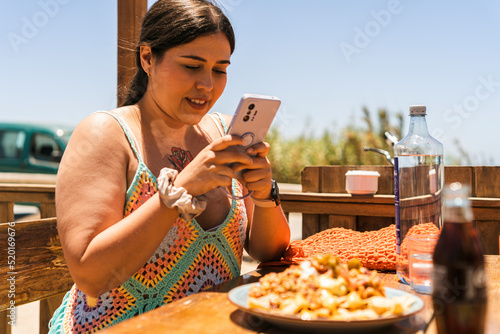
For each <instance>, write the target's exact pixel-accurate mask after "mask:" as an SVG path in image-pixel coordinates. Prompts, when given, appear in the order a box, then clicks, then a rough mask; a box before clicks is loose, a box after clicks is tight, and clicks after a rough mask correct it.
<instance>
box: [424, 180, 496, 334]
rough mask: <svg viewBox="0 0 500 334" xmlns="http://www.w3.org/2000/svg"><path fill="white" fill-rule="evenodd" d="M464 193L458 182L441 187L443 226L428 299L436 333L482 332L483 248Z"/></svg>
mask: <svg viewBox="0 0 500 334" xmlns="http://www.w3.org/2000/svg"><path fill="white" fill-rule="evenodd" d="M468 196H469V187H467V186H464V185H461V184H460V183H452V184H451V185H450V186H449V187H446V188H445V192H444V198H443V200H444V207H443V218H444V221H443V228H442V230H441V235H440V237H439V240H438V243H437V244H436V248H435V250H434V256H433V265H434V268H433V274H432V276H433V293H432V301H433V306H434V314H435V316H436V325H437V328H438V333H440V334H443V333H452V334H460V333H474V334H481V333H483V332H484V324H485V317H486V307H487V291H486V274H485V271H484V256H483V253H484V251H483V245H482V243H481V240H480V238H479V235H478V232H477V230H476V229H475V227H474V224H473V221H472V210H471V207H470V202H469V199H468Z"/></svg>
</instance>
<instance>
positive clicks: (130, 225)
mask: <svg viewBox="0 0 500 334" xmlns="http://www.w3.org/2000/svg"><path fill="white" fill-rule="evenodd" d="M131 159H135V157H134V156H133V153H132V150H131V149H130V146H129V144H128V142H127V140H126V139H125V136H124V133H123V130H122V129H121V127H120V126H119V125H118V123H117V122H116V121H115V120H114V119H112V118H111V117H109V115H105V114H93V115H91V116H90V117H88V118H87V119H85V120H84V121H83V122H82V123H81V124H80V125H79V126H78V127H77V128H76V129H75V131H74V133H73V134H72V136H71V139H70V143H69V145H68V147H67V149H66V151H65V153H64V157H63V159H62V161H61V165H60V168H59V172H58V176H57V186H56V205H57V218H58V219H57V220H58V229H59V234H60V236H61V242H62V245H63V248H64V254H65V258H66V260H67V263H68V268H69V269H70V272H71V275H72V277H73V280H74V281H75V283H76V284H77V285H78V287H79V288H80V289H81V290H82V291H84V292H85V293H87V294H88V295H90V296H98V295H100V294H102V293H103V292H105V291H109V290H110V289H112V288H114V287H116V286H118V285H120V284H121V283H123V282H124V281H126V280H127V279H128V278H129V277H130V276H131V275H132V274H133V273H135V272H136V271H137V270H138V269H139V268H140V267H141V266H142V265H143V264H144V263H145V262H146V261H147V260H148V259H149V257H150V256H151V255H152V254H153V253H154V251H155V250H156V248H157V247H158V245H159V244H160V243H161V241H162V240H163V238H164V236H165V235H166V233H167V232H168V230H169V229H170V227H171V226H172V224H173V223H174V222H175V219H176V217H177V215H178V213H177V211H175V210H171V209H168V208H167V207H165V206H164V205H162V204H161V201H160V198H159V196H158V194H156V195H155V196H153V198H151V199H150V200H149V201H147V202H146V203H144V205H142V206H141V207H140V208H139V209H138V210H136V211H135V212H134V213H132V214H130V215H129V216H128V217H126V218H123V211H124V205H125V193H126V190H127V186H128V185H127V168H128V164H129V161H131Z"/></svg>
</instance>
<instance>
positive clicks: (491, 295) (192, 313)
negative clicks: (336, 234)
mask: <svg viewBox="0 0 500 334" xmlns="http://www.w3.org/2000/svg"><path fill="white" fill-rule="evenodd" d="M485 258H486V274H487V277H488V312H487V326H486V333H488V334H489V333H491V334H493V333H499V328H500V317H499V316H498V314H499V310H500V258H499V256H497V255H487V256H486V257H485ZM284 269H285V268H284V267H268V268H262V269H258V270H255V271H252V272H250V273H248V274H244V275H242V276H240V277H237V278H235V279H233V280H231V281H228V282H226V283H224V284H221V285H219V286H217V287H215V288H212V289H210V290H208V291H206V292H200V293H198V294H194V295H191V296H189V297H186V298H183V299H180V300H178V301H175V302H173V303H170V304H167V305H165V306H162V307H159V308H157V309H155V310H153V311H149V312H147V313H144V314H142V315H139V316H137V317H134V318H132V319H129V320H126V321H124V322H122V323H119V324H117V325H115V326H113V327H111V328H109V329H108V330H106V331H105V333H106V334H116V333H232V334H240V333H242V334H243V333H245V334H249V333H269V334H282V333H292V332H291V331H290V330H287V329H281V328H279V327H275V326H273V325H270V324H268V323H266V322H265V321H263V320H262V319H261V318H259V317H256V316H253V315H250V314H248V313H246V312H244V311H241V310H239V309H238V308H237V307H236V306H233V304H231V302H230V301H229V300H228V297H227V292H228V291H229V290H231V289H232V288H235V287H237V286H240V285H243V284H247V283H253V282H257V281H258V280H259V278H260V277H262V276H263V275H265V274H267V273H269V272H272V271H282V270H284ZM380 275H381V277H382V279H383V281H384V283H385V286H387V287H391V288H396V289H401V290H404V291H407V292H410V291H411V290H410V287H409V286H408V285H405V284H402V283H400V281H399V279H398V278H397V276H396V274H395V273H381V274H380ZM417 295H418V296H419V297H420V298H422V300H423V301H424V303H425V306H424V308H423V309H422V311H420V312H418V313H417V314H415V315H414V316H412V317H410V318H408V319H406V320H403V321H400V322H398V323H396V324H394V325H391V326H389V327H384V328H382V329H380V330H378V331H370V333H387V334H391V333H398V334H399V333H424V332H425V333H430V334H433V333H437V330H436V327H435V322H434V321H433V317H432V313H433V309H432V300H431V297H430V296H429V295H424V294H417Z"/></svg>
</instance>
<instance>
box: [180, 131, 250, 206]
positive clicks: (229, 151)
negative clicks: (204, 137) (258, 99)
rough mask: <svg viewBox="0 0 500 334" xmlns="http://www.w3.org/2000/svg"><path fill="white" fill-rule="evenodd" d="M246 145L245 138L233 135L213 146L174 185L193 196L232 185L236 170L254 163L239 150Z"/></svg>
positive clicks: (198, 157) (219, 140)
mask: <svg viewBox="0 0 500 334" xmlns="http://www.w3.org/2000/svg"><path fill="white" fill-rule="evenodd" d="M242 144H243V140H242V139H241V137H239V136H231V135H226V136H223V137H221V138H219V139H217V140H215V141H214V142H212V143H210V144H209V145H208V146H207V147H205V148H204V149H203V150H201V151H200V153H198V155H196V157H195V158H194V159H193V160H192V161H191V162H190V163H189V165H187V166H186V167H185V168H184V169H183V170H182V171H181V172H180V173H179V175H177V178H176V180H175V182H174V185H175V186H176V187H183V188H185V189H186V190H187V192H188V193H189V194H190V195H192V196H199V195H202V194H204V193H206V192H208V191H210V190H212V189H214V188H216V187H219V186H229V185H231V182H232V178H233V177H234V176H235V166H240V165H251V164H252V162H253V160H252V158H251V157H250V156H249V155H248V154H247V153H246V152H245V151H244V150H243V149H239V145H242ZM240 168H241V167H240Z"/></svg>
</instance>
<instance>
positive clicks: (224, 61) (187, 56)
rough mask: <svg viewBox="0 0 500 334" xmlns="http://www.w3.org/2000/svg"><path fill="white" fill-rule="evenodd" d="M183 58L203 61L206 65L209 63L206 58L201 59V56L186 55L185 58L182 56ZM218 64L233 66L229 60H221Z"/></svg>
mask: <svg viewBox="0 0 500 334" xmlns="http://www.w3.org/2000/svg"><path fill="white" fill-rule="evenodd" d="M181 57H182V58H189V59H194V60H198V61H202V62H204V63H206V62H207V60H206V59H205V58H202V57H199V56H192V55H185V56H181ZM216 63H217V64H231V62H230V61H229V60H219V61H217V62H216Z"/></svg>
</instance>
